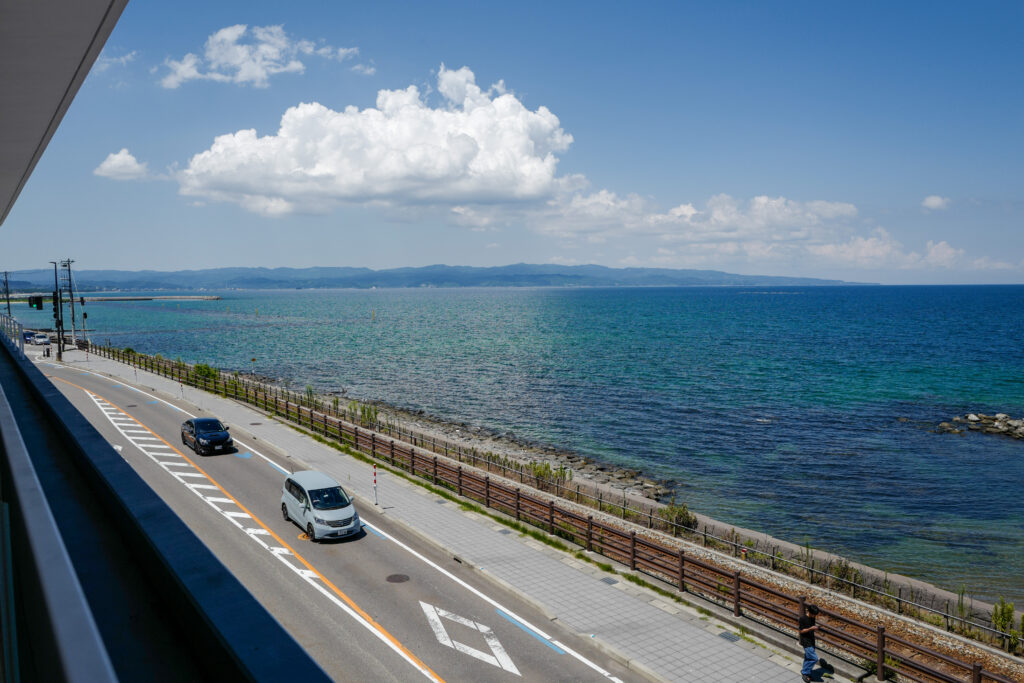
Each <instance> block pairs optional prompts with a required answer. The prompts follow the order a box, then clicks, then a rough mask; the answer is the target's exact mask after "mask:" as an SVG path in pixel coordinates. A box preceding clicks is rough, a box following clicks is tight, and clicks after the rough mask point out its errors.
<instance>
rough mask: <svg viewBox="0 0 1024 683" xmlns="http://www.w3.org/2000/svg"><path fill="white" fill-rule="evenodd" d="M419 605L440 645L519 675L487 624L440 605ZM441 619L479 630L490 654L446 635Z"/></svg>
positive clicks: (422, 603) (421, 602)
mask: <svg viewBox="0 0 1024 683" xmlns="http://www.w3.org/2000/svg"><path fill="white" fill-rule="evenodd" d="M420 607H422V608H423V613H424V614H426V615H427V621H428V622H429V623H430V629H431V630H432V631H433V632H434V635H435V636H437V642H439V643H441V644H442V645H446V646H447V647H450V648H452V649H454V650H458V651H459V652H461V653H463V654H467V655H469V656H470V657H475V658H476V659H479V660H480V661H481V662H487V663H488V664H490V665H492V666H496V667H498V668H499V669H504V670H505V671H508V672H509V673H512V674H515V675H516V676H519V675H520V674H519V669H517V668H516V665H515V664H513V663H512V658H511V657H509V656H508V653H507V652H506V651H505V648H504V647H502V645H501V643H500V642H499V641H498V637H497V636H496V635H494V631H492V630H491V629H490V627H489V626H485V625H483V624H481V623H480V622H479V621H473V620H472V619H467V618H466V617H460V616H459V615H458V614H452V613H451V612H449V611H448V610H443V609H441V608H440V607H434V606H433V605H428V604H427V603H425V602H423V601H422V600H420ZM441 619H447V620H449V621H453V622H455V623H456V624H461V625H463V626H465V627H467V628H469V629H471V630H474V631H479V632H480V633H481V634H483V637H484V641H485V642H486V643H487V646H488V647H489V648H491V654H487V653H486V652H483V651H481V650H477V649H476V648H474V647H470V646H469V645H466V644H465V643H460V642H459V641H457V640H452V638H451V636H449V635H448V631H446V630H445V628H444V624H442V623H441Z"/></svg>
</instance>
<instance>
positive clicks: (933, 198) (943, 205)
mask: <svg viewBox="0 0 1024 683" xmlns="http://www.w3.org/2000/svg"><path fill="white" fill-rule="evenodd" d="M949 202H950V199H949V197H940V196H939V195H937V194H931V195H928V196H927V197H925V198H924V199H922V200H921V207H922V208H924V209H927V210H928V211H944V210H945V209H947V208H949Z"/></svg>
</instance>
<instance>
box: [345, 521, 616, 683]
mask: <svg viewBox="0 0 1024 683" xmlns="http://www.w3.org/2000/svg"><path fill="white" fill-rule="evenodd" d="M363 525H364V526H366V527H368V528H370V529H372V530H373V531H375V532H376V533H378V534H380V535H381V536H383V537H384V538H386V539H388V540H389V541H391V542H392V543H394V544H395V545H397V546H398V547H399V548H402V549H403V550H405V551H406V552H407V553H409V554H411V555H412V556H413V557H415V558H417V559H419V560H421V561H422V562H424V563H426V564H427V565H429V566H430V567H433V568H434V569H436V570H437V571H439V572H441V573H442V574H444V575H445V576H447V577H448V578H449V579H451V580H452V581H454V582H455V583H457V584H459V585H460V586H462V587H463V588H465V589H466V590H468V591H469V592H470V593H472V594H473V595H475V596H477V597H478V598H480V599H481V600H483V601H484V602H486V603H488V604H490V605H492V606H493V607H495V608H497V609H500V610H501V611H502V612H504V613H505V614H508V615H509V616H511V617H514V618H515V619H516V621H518V622H519V623H521V624H523V625H525V626H527V627H528V628H529V629H530V630H531V631H533V632H534V633H536V634H537V635H539V636H540V637H541V638H543V639H544V640H547V641H548V642H550V643H554V644H555V645H558V647H559V648H560V649H562V650H565V652H567V653H568V654H570V655H572V656H573V657H574V658H575V659H577V660H579V661H580V662H582V663H583V664H585V665H587V666H588V667H590V668H591V669H593V670H594V671H596V672H597V673H599V674H601V675H602V676H604V677H605V678H607V679H608V680H610V681H616V682H617V683H622V681H621V680H620V679H618V678H616V677H615V676H613V675H612V674H611V672H609V671H605V670H604V669H602V668H601V667H600V666H598V665H597V664H596V663H595V662H592V661H590V660H589V659H587V658H586V657H584V656H583V655H581V654H580V653H578V652H576V651H575V650H572V649H570V648H569V647H566V646H565V645H563V644H562V643H559V642H558V641H557V640H554V639H553V638H552V637H551V636H549V635H548V634H546V633H544V631H541V630H540V629H539V628H537V627H536V626H534V625H533V624H531V623H530V622H528V621H527V620H526V619H523V618H522V617H521V616H519V615H518V614H516V613H515V612H513V611H512V610H510V609H509V608H507V607H504V606H503V605H501V603H499V602H498V601H497V600H495V599H493V598H491V597H488V596H487V595H485V594H483V593H481V592H480V591H478V590H477V589H476V588H473V587H472V586H470V585H469V584H468V583H466V582H465V581H463V580H462V579H460V578H459V577H457V576H455V575H454V574H452V573H451V572H449V571H448V570H447V569H445V568H444V567H442V566H440V565H438V564H437V563H436V562H434V561H432V560H430V559H428V558H427V557H424V556H423V555H421V554H420V553H418V552H416V551H415V550H413V549H412V548H410V547H409V546H407V545H406V544H405V543H402V542H401V541H399V540H398V539H397V538H395V537H393V536H391V535H390V534H388V533H386V532H385V531H383V530H382V529H380V528H379V527H375V526H373V525H372V524H370V523H369V522H367V521H366V520H363Z"/></svg>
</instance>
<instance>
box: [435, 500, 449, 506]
mask: <svg viewBox="0 0 1024 683" xmlns="http://www.w3.org/2000/svg"><path fill="white" fill-rule="evenodd" d="M434 502H435V503H437V504H438V505H444V504H445V503H447V502H448V501H445V500H435V501H434Z"/></svg>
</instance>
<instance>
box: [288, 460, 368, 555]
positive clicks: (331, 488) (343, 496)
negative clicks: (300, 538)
mask: <svg viewBox="0 0 1024 683" xmlns="http://www.w3.org/2000/svg"><path fill="white" fill-rule="evenodd" d="M281 515H282V516H283V517H284V521H286V522H288V521H293V522H295V523H296V524H298V525H299V528H301V529H304V530H305V531H306V535H307V536H308V537H309V540H311V541H313V542H314V543H315V542H316V541H319V540H322V539H325V538H344V537H345V536H352V535H354V534H357V533H359V532H360V531H362V529H363V525H362V522H360V521H359V513H358V512H357V511H356V506H355V505H354V504H353V502H352V498H351V496H349V495H348V493H347V492H346V491H345V489H344V488H342V486H341V484H339V483H338V482H336V481H334V479H332V478H331V477H329V476H327V475H326V474H323V473H322V472H316V471H313V470H303V471H301V472H295V473H293V474H291V475H289V476H288V477H287V478H286V479H285V480H284V487H283V488H282V490H281Z"/></svg>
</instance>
